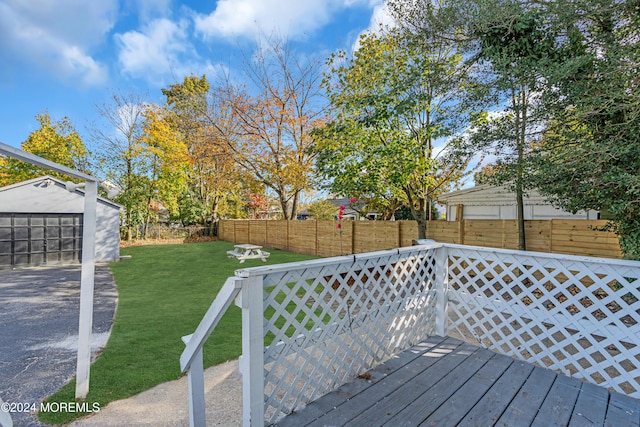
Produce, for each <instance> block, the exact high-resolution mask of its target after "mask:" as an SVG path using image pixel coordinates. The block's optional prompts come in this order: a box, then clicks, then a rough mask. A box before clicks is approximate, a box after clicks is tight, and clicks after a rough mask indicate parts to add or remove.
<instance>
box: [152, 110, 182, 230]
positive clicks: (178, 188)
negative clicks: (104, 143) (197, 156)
mask: <svg viewBox="0 0 640 427" xmlns="http://www.w3.org/2000/svg"><path fill="white" fill-rule="evenodd" d="M143 114H144V123H143V126H144V128H143V136H142V141H143V143H144V144H145V149H146V155H147V156H148V159H149V171H148V178H149V184H148V185H149V186H148V189H147V206H148V207H147V211H146V214H147V216H146V220H145V224H146V226H145V236H146V230H147V229H148V225H149V222H150V220H151V212H152V209H151V208H152V206H153V204H154V203H155V202H157V201H159V202H161V203H162V206H163V207H165V208H166V209H167V210H168V211H169V214H170V216H171V217H173V218H175V217H178V211H179V202H180V195H181V194H183V193H184V192H185V191H186V189H187V182H188V173H189V170H190V166H191V162H190V159H189V153H188V150H187V146H186V145H185V144H184V142H183V140H182V139H181V138H180V137H179V135H178V134H177V133H176V132H175V131H174V129H173V128H172V126H171V123H170V121H169V120H168V119H167V114H166V110H165V109H163V108H161V107H159V106H157V105H147V107H146V108H145V110H144V113H143Z"/></svg>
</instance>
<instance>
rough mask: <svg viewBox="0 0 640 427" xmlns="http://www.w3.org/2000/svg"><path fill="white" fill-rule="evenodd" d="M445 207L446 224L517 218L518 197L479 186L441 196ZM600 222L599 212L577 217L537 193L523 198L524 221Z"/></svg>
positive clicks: (528, 194) (577, 214)
mask: <svg viewBox="0 0 640 427" xmlns="http://www.w3.org/2000/svg"><path fill="white" fill-rule="evenodd" d="M437 200H438V202H439V203H443V204H445V205H446V212H447V221H460V220H463V219H517V217H518V216H517V211H516V194H515V192H513V191H510V190H509V189H508V188H507V187H506V186H493V185H478V186H476V187H472V188H467V189H464V190H460V191H453V192H451V193H446V194H443V195H441V196H439V197H438V199H437ZM560 218H563V219H599V213H598V212H597V211H580V212H577V213H575V214H572V213H571V212H567V211H563V210H561V209H557V208H556V207H554V206H553V205H551V203H549V202H548V201H547V200H546V199H545V197H544V196H542V195H541V194H540V193H539V192H537V191H536V190H531V191H528V192H527V195H526V196H525V197H524V219H525V220H550V219H560Z"/></svg>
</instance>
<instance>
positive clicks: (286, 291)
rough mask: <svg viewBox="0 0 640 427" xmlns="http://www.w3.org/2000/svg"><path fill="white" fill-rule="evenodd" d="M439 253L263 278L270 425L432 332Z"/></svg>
mask: <svg viewBox="0 0 640 427" xmlns="http://www.w3.org/2000/svg"><path fill="white" fill-rule="evenodd" d="M434 251H435V249H430V250H414V251H411V252H408V251H404V252H402V251H401V253H400V254H398V252H397V251H396V252H395V253H391V251H387V252H385V253H378V254H363V255H358V256H355V257H354V261H351V262H342V263H335V261H334V262H333V263H327V264H326V265H318V264H315V265H313V266H311V267H304V266H301V267H300V268H295V269H292V270H289V271H286V272H279V273H270V274H268V275H265V276H264V277H263V283H264V313H265V315H264V333H265V345H266V348H265V353H264V360H265V367H264V369H265V374H264V378H265V422H266V423H267V424H269V423H274V422H275V421H276V420H277V419H278V418H279V417H281V416H283V415H285V414H288V413H290V412H291V411H293V410H294V409H296V408H298V407H300V406H301V405H304V404H306V403H308V402H310V401H312V400H315V399H317V398H318V397H320V396H322V395H324V394H326V393H327V392H329V391H331V390H334V389H335V388H336V387H338V386H339V385H341V384H343V383H345V382H346V381H347V380H349V379H353V378H355V377H356V376H357V375H358V374H362V373H364V372H366V371H367V370H369V369H371V368H372V367H374V366H376V365H377V364H379V363H380V362H382V361H384V360H385V359H387V358H389V357H390V356H392V355H394V354H396V353H398V352H400V351H402V350H404V349H406V348H409V347H411V346H412V345H414V344H416V343H418V342H420V341H422V340H424V339H425V338H427V337H428V336H429V335H431V334H432V333H433V330H434V325H435V309H434V305H435V290H434V285H433V283H434V275H435V258H434V256H433V255H434Z"/></svg>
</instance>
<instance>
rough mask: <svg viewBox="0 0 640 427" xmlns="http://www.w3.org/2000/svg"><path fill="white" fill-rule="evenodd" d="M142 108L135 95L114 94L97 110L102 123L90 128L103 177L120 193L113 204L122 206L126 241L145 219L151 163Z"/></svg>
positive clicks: (144, 104)
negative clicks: (114, 185)
mask: <svg viewBox="0 0 640 427" xmlns="http://www.w3.org/2000/svg"><path fill="white" fill-rule="evenodd" d="M145 108H146V103H145V102H144V100H143V99H142V98H140V97H138V96H135V95H118V94H114V95H112V97H111V99H110V101H109V102H105V103H103V104H100V105H98V106H97V107H96V109H97V112H98V115H99V116H100V118H101V119H102V123H101V124H98V123H96V124H94V125H93V127H92V128H91V129H90V137H91V139H92V141H93V143H94V145H95V147H96V159H97V160H98V167H99V168H100V170H101V173H102V175H103V176H104V177H106V178H107V179H109V180H110V181H112V182H114V183H116V184H117V185H118V186H119V187H120V188H122V190H123V191H122V193H121V194H120V195H119V196H118V197H117V198H116V201H117V202H118V203H120V204H122V205H123V206H124V223H125V225H124V229H125V238H126V239H127V240H131V239H132V238H133V235H134V231H135V230H136V229H138V227H140V226H142V225H144V224H145V221H146V219H147V217H148V214H147V209H148V207H149V203H148V200H149V172H150V169H151V164H150V158H149V156H148V151H147V148H146V145H145V142H144V134H143V129H144V118H145V116H144V112H145Z"/></svg>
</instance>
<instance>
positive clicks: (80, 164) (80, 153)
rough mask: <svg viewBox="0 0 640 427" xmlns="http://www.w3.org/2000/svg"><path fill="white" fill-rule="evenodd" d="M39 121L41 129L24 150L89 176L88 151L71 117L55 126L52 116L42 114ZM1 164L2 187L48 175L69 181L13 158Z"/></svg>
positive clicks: (0, 182) (25, 144)
mask: <svg viewBox="0 0 640 427" xmlns="http://www.w3.org/2000/svg"><path fill="white" fill-rule="evenodd" d="M36 120H38V122H39V123H40V127H39V128H38V129H37V130H35V131H33V132H32V133H31V134H30V135H29V136H28V138H27V139H26V141H24V142H23V143H22V150H23V151H26V152H28V153H32V154H35V155H37V156H40V157H42V158H44V159H47V160H51V161H53V162H56V163H58V164H61V165H63V166H67V167H69V168H71V169H75V170H78V171H81V172H88V169H89V160H88V153H87V149H86V147H85V145H84V143H83V142H82V140H81V138H80V135H79V134H78V132H76V130H75V128H74V126H73V124H72V123H71V120H70V119H69V118H68V117H63V118H62V119H61V120H59V121H57V122H53V121H52V120H51V117H50V116H49V114H48V113H42V114H38V115H37V116H36ZM0 160H2V162H0V186H4V185H10V184H14V183H17V182H20V181H25V180H28V179H32V178H36V177H38V176H41V175H45V174H48V175H52V176H55V177H58V178H60V179H62V180H65V181H66V180H68V179H69V177H68V176H66V175H63V174H59V173H57V172H53V171H49V170H45V169H42V168H39V167H37V166H34V165H32V164H30V163H25V162H21V161H20V160H16V159H12V158H6V159H0Z"/></svg>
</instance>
